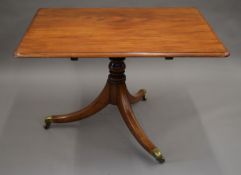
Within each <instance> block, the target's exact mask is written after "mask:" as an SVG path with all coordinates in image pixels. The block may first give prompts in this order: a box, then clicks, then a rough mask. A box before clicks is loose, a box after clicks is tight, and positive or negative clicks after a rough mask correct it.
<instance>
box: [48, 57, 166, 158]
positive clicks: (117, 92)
mask: <svg viewBox="0 0 241 175" xmlns="http://www.w3.org/2000/svg"><path fill="white" fill-rule="evenodd" d="M110 59H111V62H110V64H109V69H110V74H109V77H108V80H107V83H106V85H105V87H104V89H103V90H102V92H101V93H100V95H99V96H98V97H97V98H96V99H95V100H94V101H93V102H92V103H90V104H89V105H88V106H86V107H85V108H83V109H81V110H79V111H76V112H73V113H70V114H64V115H52V116H49V117H47V118H46V119H45V126H44V128H45V129H48V128H49V127H50V125H51V123H67V122H74V121H78V120H82V119H84V118H87V117H90V116H92V115H93V114H95V113H97V112H98V111H100V110H101V109H103V108H104V107H106V106H107V105H108V104H112V105H116V106H117V108H118V109H119V111H120V113H121V116H122V118H123V120H124V122H125V123H126V125H127V127H128V128H129V130H130V131H131V133H132V134H133V136H134V137H135V138H136V140H137V141H138V142H139V143H140V144H141V145H142V147H143V148H144V149H145V150H146V151H147V152H149V153H150V154H151V155H152V156H153V157H154V158H156V160H158V161H159V162H160V163H163V162H164V161H165V159H164V157H163V156H162V154H161V152H160V150H159V149H158V148H157V147H156V146H155V145H154V144H153V143H152V142H151V141H150V139H149V138H148V137H147V135H146V134H145V133H144V131H143V129H142V128H141V126H140V125H139V123H138V121H137V119H136V117H135V114H134V112H133V110H132V107H131V104H133V103H137V102H139V101H141V100H146V90H144V89H141V90H139V91H138V92H137V93H136V94H135V95H131V94H130V93H129V91H128V89H127V87H126V84H125V79H126V78H125V74H124V72H125V64H124V59H125V58H110Z"/></svg>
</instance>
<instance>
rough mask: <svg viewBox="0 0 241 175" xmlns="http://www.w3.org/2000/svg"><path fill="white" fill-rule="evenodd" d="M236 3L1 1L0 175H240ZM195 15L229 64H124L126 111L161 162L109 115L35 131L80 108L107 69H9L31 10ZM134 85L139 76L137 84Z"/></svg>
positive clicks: (109, 111)
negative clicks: (143, 96) (177, 10)
mask: <svg viewBox="0 0 241 175" xmlns="http://www.w3.org/2000/svg"><path fill="white" fill-rule="evenodd" d="M240 2H241V1H238V0H199V1H198V0H182V1H181V0H146V1H145V0H142V1H141V0H129V1H127V0H102V1H100V0H95V1H91V0H78V1H77V0H68V1H64V0H48V1H43V0H42V1H41V0H34V1H33V0H24V1H23V0H22V1H19V0H1V1H0V25H1V26H0V57H1V58H0V174H2V175H15V174H18V175H28V174H34V175H43V174H46V175H48V174H51V175H55V174H56V175H62V174H63V175H64V174H68V175H77V174H84V175H95V174H97V175H100V174H103V175H111V174H115V175H123V174H143V175H144V174H145V175H146V174H149V175H154V174H155V175H157V174H166V175H168V174H170V175H173V174H178V175H180V174H183V175H188V174H190V175H201V174H205V175H209V174H210V175H224V174H225V175H227V174H228V175H240V173H241V167H240V165H241V163H240V162H241V139H240V134H241V93H240V92H241V76H240V75H241V60H240V58H241V52H240V46H241V36H240V28H241V12H240V11H241V8H240V7H241V3H240ZM116 6H122V7H157V6H158V7H164V6H165V7H166V6H182V7H183V6H194V7H198V8H199V9H200V10H201V11H202V12H203V14H204V16H205V17H206V18H207V20H208V21H209V23H210V24H212V27H213V28H214V30H215V31H216V32H217V34H218V36H219V37H220V39H221V40H222V41H223V42H224V43H225V45H226V47H227V48H229V49H230V51H231V56H230V57H229V58H228V59H214V58H210V59H201V58H196V59H190V58H182V59H175V60H174V61H165V60H163V59H161V58H160V59H159V58H155V59H153V58H150V59H141V58H140V59H138V58H137V59H127V76H128V79H127V84H128V86H129V89H130V91H131V92H135V91H136V90H138V89H139V88H146V89H147V90H148V94H147V98H148V101H147V102H140V103H138V104H136V105H135V106H134V111H135V113H136V115H137V118H138V119H139V121H140V123H141V124H142V126H143V128H144V130H145V131H146V133H147V134H148V135H149V137H150V138H151V139H152V140H153V142H154V143H155V144H156V145H157V146H159V147H160V148H161V150H162V152H163V154H164V155H165V156H166V159H167V162H166V163H165V164H163V165H159V164H157V163H156V162H155V161H154V160H153V159H152V157H150V156H149V155H148V154H147V153H146V152H145V151H144V150H143V149H142V148H141V147H140V145H139V144H137V143H136V141H135V139H134V138H133V137H132V136H131V134H130V133H129V131H128V130H127V128H126V126H125V125H124V124H123V122H122V120H121V118H120V114H119V113H118V111H117V110H116V108H115V107H113V106H109V107H108V108H106V109H104V110H103V111H101V112H100V113H98V114H96V115H95V116H94V117H92V118H89V119H86V120H83V121H81V122H76V123H71V124H63V125H57V126H56V125H54V126H53V127H52V128H51V129H50V130H48V131H45V130H44V129H43V128H42V121H43V117H45V116H46V115H49V114H59V113H67V112H71V111H74V110H77V109H79V108H80V107H82V106H84V105H86V104H88V103H89V102H90V101H91V100H92V99H93V98H94V97H95V96H96V95H97V94H98V93H99V91H100V89H101V88H102V87H103V86H104V84H105V80H106V77H107V73H108V71H107V64H108V59H98V60H97V59H82V60H80V61H78V62H71V61H69V60H68V59H56V60H53V59H42V60H41V59H29V60H18V59H14V57H13V52H14V50H15V48H16V46H17V44H18V42H19V40H20V38H21V37H22V35H23V33H24V31H25V30H26V28H27V26H28V24H29V22H30V20H31V18H32V16H33V15H34V13H35V11H36V10H37V9H38V8H39V7H116ZM140 75H141V76H140Z"/></svg>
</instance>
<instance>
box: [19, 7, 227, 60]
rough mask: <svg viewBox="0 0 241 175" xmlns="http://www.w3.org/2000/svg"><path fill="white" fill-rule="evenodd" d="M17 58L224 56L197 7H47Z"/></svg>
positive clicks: (35, 18)
mask: <svg viewBox="0 0 241 175" xmlns="http://www.w3.org/2000/svg"><path fill="white" fill-rule="evenodd" d="M15 55H16V57H24V58H27V57H41V58H49V57H52V58H69V57H85V58H86V57H185V56H187V57H225V56H228V55H229V52H228V51H227V49H226V48H225V47H224V46H223V44H222V43H221V41H220V40H219V39H218V38H217V36H216V35H215V33H214V32H213V31H212V29H211V28H210V26H209V25H208V23H207V22H206V21H205V19H204V17H203V16H202V15H201V13H200V12H199V10H197V9H196V8H43V9H39V10H38V12H37V13H36V15H35V17H34V18H33V20H32V23H31V25H30V26H29V28H28V30H27V32H26V33H25V35H24V37H23V39H22V40H21V42H20V44H19V46H18V48H17V50H16V53H15Z"/></svg>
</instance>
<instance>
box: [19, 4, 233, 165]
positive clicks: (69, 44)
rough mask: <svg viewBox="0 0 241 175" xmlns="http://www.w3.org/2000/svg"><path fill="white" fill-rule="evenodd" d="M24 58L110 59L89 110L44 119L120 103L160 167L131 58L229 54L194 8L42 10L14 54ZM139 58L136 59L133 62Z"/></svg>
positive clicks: (56, 118)
mask: <svg viewBox="0 0 241 175" xmlns="http://www.w3.org/2000/svg"><path fill="white" fill-rule="evenodd" d="M15 55H16V57H19V58H33V57H35V58H71V60H78V58H98V59H99V58H100V57H107V58H110V63H109V71H110V73H109V76H108V79H107V83H106V85H105V87H104V89H103V90H102V92H101V93H100V95H99V96H98V97H97V98H96V99H95V100H94V101H93V102H92V103H91V104H89V105H88V106H86V107H85V108H83V109H81V110H79V111H77V112H73V113H69V114H63V115H52V116H49V117H47V118H46V119H45V128H46V129H48V128H49V127H50V124H51V123H66V122H73V121H77V120H82V119H84V118H87V117H89V116H92V115H93V114H95V113H96V112H98V111H100V110H101V109H103V108H104V107H106V106H107V105H108V104H112V105H116V106H117V107H118V109H119V111H120V113H121V116H122V118H123V120H124V121H125V123H126V125H127V126H128V128H129V129H130V131H131V133H132V134H133V135H134V137H135V138H136V139H137V141H138V142H139V143H140V144H141V145H142V146H143V148H144V149H145V150H146V151H147V152H148V153H150V154H151V155H153V156H154V157H155V158H156V159H157V160H158V161H159V162H160V163H163V162H164V160H165V159H164V157H163V156H162V154H161V152H160V150H159V149H158V148H157V146H155V145H154V144H153V143H152V141H151V140H150V139H149V138H148V137H147V135H146V134H145V133H144V131H143V129H142V128H141V127H140V125H139V123H138V121H137V120H136V118H135V115H134V113H133V111H132V107H131V104H132V103H136V102H139V101H141V100H146V98H145V96H146V90H144V89H141V90H139V91H138V92H137V93H136V94H134V95H132V94H130V93H129V91H128V90H127V87H126V84H125V80H126V76H125V74H124V72H125V67H126V66H125V63H124V60H125V58H126V57H145V58H146V59H148V58H150V57H164V58H166V59H173V57H227V56H229V52H228V51H227V49H226V48H225V47H224V46H223V44H222V43H221V42H220V40H219V39H218V38H217V36H216V35H215V33H214V32H213V31H212V29H211V28H210V26H209V25H208V23H207V22H206V21H205V19H204V18H203V16H202V15H201V13H200V12H199V11H198V10H197V9H195V8H44V9H39V10H38V12H37V13H36V15H35V17H34V18H33V20H32V23H31V25H30V27H29V28H28V30H27V32H26V34H25V35H24V37H23V39H22V41H21V42H20V44H19V47H18V48H17V50H16V53H15ZM133 59H136V58H133Z"/></svg>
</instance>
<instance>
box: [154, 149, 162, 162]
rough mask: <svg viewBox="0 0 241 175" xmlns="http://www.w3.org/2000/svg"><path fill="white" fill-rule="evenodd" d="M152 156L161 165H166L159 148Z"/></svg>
mask: <svg viewBox="0 0 241 175" xmlns="http://www.w3.org/2000/svg"><path fill="white" fill-rule="evenodd" d="M152 155H153V156H154V157H155V159H156V160H157V161H158V162H159V163H164V162H165V158H164V157H163V155H162V154H161V151H160V150H159V148H154V149H153V150H152Z"/></svg>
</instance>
